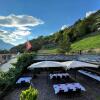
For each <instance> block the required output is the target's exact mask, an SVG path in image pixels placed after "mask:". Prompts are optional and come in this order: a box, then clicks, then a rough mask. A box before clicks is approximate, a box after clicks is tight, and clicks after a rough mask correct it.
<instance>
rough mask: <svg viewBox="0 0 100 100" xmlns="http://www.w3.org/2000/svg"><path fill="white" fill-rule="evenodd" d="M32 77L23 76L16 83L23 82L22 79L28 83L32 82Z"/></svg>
mask: <svg viewBox="0 0 100 100" xmlns="http://www.w3.org/2000/svg"><path fill="white" fill-rule="evenodd" d="M31 79H32V77H21V78H19V79H18V80H17V82H16V84H18V83H21V82H22V81H25V82H27V83H30V81H31Z"/></svg>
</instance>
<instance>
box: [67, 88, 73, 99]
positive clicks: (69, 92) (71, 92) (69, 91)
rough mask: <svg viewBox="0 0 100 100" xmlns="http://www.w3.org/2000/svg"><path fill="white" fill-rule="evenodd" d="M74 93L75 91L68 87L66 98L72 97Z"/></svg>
mask: <svg viewBox="0 0 100 100" xmlns="http://www.w3.org/2000/svg"><path fill="white" fill-rule="evenodd" d="M74 94H75V91H73V90H72V89H68V92H67V97H68V98H72V97H74Z"/></svg>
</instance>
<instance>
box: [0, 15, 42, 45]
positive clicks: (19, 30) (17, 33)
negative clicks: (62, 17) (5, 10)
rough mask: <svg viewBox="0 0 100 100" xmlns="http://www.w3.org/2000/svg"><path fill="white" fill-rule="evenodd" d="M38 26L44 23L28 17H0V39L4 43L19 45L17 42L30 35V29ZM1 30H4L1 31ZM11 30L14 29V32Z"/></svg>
mask: <svg viewBox="0 0 100 100" xmlns="http://www.w3.org/2000/svg"><path fill="white" fill-rule="evenodd" d="M40 24H44V22H43V21H42V20H40V19H37V18H35V17H33V16H29V15H14V14H11V15H8V16H0V27H1V28H0V39H2V40H3V41H4V42H7V43H11V44H13V45H16V44H18V43H19V40H23V38H24V37H25V36H28V35H30V34H31V28H32V27H35V26H37V25H40ZM2 28H3V29H4V30H2ZM6 28H7V29H10V30H7V29H6ZM12 28H14V30H12ZM23 41H24V40H23Z"/></svg>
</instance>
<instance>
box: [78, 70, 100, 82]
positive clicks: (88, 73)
mask: <svg viewBox="0 0 100 100" xmlns="http://www.w3.org/2000/svg"><path fill="white" fill-rule="evenodd" d="M78 72H79V73H81V74H84V75H86V76H89V77H91V78H93V79H95V80H97V81H100V76H98V75H96V74H93V73H91V72H88V71H84V70H79V71H78Z"/></svg>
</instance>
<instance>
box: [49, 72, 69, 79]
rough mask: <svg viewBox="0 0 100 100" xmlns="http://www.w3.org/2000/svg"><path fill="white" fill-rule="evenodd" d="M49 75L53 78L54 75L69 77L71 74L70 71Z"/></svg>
mask: <svg viewBox="0 0 100 100" xmlns="http://www.w3.org/2000/svg"><path fill="white" fill-rule="evenodd" d="M49 76H50V79H52V78H53V77H58V76H60V78H62V77H63V76H65V77H67V76H69V74H68V73H58V74H50V75H49Z"/></svg>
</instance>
